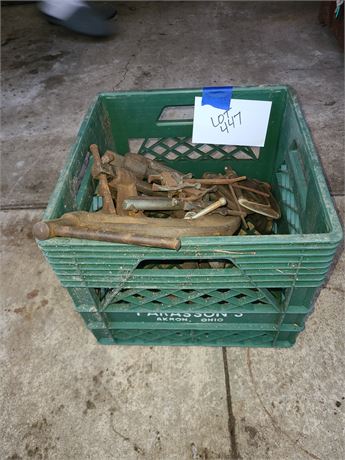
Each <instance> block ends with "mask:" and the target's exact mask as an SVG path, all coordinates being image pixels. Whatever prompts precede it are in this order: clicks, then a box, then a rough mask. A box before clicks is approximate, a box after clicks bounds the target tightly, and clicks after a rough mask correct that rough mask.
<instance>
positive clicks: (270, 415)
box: [247, 348, 321, 460]
mask: <svg viewBox="0 0 345 460" xmlns="http://www.w3.org/2000/svg"><path fill="white" fill-rule="evenodd" d="M247 366H248V370H249V376H250V380H251V382H252V385H253V387H254V392H255V395H256V397H257V398H258V400H259V402H260V405H261V407H262V408H263V410H264V412H265V413H266V415H267V416H268V417H269V419H270V421H271V423H272V425H273V428H274V429H275V430H276V431H278V433H280V434H282V435H283V436H285V438H286V439H288V440H289V441H290V442H291V444H293V445H294V446H296V447H297V448H298V449H300V450H301V451H302V452H304V453H305V454H307V455H308V456H309V457H311V458H313V459H314V460H321V458H320V457H318V456H317V455H315V454H313V453H312V452H309V450H307V449H305V448H304V447H302V446H301V445H299V444H298V443H297V441H296V440H295V439H293V438H292V437H291V436H290V435H289V434H288V433H286V432H285V431H284V430H282V428H281V427H280V426H279V423H278V422H277V421H276V420H275V418H274V417H273V415H272V414H271V413H270V411H269V410H268V409H267V408H266V406H265V404H264V402H263V400H262V398H261V396H260V394H259V392H258V389H257V384H256V382H255V379H254V374H253V369H252V361H251V357H250V348H248V349H247Z"/></svg>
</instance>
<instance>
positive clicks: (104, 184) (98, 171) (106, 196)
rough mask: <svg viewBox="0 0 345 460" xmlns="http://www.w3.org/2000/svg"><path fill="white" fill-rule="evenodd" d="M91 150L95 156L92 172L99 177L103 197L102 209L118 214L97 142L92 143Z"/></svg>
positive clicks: (99, 187)
mask: <svg viewBox="0 0 345 460" xmlns="http://www.w3.org/2000/svg"><path fill="white" fill-rule="evenodd" d="M90 152H91V154H92V156H93V166H92V170H91V174H92V176H93V177H94V178H96V179H98V181H99V185H98V193H99V195H100V196H101V197H103V207H102V211H103V212H105V213H107V214H116V211H115V206H114V202H113V199H112V196H111V193H110V190H109V185H108V179H107V173H105V172H104V170H103V169H102V163H101V158H100V155H99V150H98V147H97V145H96V144H92V145H90Z"/></svg>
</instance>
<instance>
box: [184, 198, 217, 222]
mask: <svg viewBox="0 0 345 460" xmlns="http://www.w3.org/2000/svg"><path fill="white" fill-rule="evenodd" d="M225 205H226V199H225V198H224V197H221V198H219V200H217V201H215V202H214V203H212V204H210V205H209V206H207V207H206V208H204V209H202V210H201V211H199V212H194V211H190V212H187V213H186V215H185V216H184V218H185V219H198V218H199V217H203V216H206V214H209V213H210V212H212V211H214V210H215V209H217V208H220V207H221V206H225Z"/></svg>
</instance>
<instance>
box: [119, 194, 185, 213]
mask: <svg viewBox="0 0 345 460" xmlns="http://www.w3.org/2000/svg"><path fill="white" fill-rule="evenodd" d="M122 207H123V209H126V210H127V211H170V210H171V211H174V210H176V209H184V203H183V202H182V201H180V200H178V199H177V198H169V197H166V196H165V197H148V196H138V197H129V198H126V199H125V200H124V201H123V203H122Z"/></svg>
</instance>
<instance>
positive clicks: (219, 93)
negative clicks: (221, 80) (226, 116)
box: [201, 86, 232, 110]
mask: <svg viewBox="0 0 345 460" xmlns="http://www.w3.org/2000/svg"><path fill="white" fill-rule="evenodd" d="M231 97H232V86H206V87H205V88H204V89H203V91H202V99H201V105H211V106H212V107H215V108H217V109H223V110H229V108H230V102H231Z"/></svg>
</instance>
